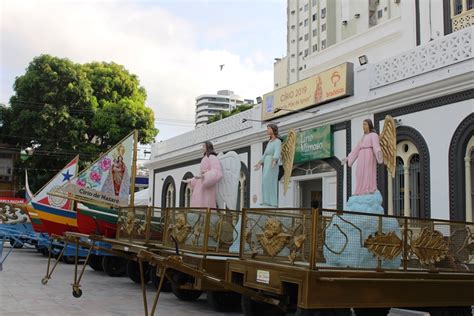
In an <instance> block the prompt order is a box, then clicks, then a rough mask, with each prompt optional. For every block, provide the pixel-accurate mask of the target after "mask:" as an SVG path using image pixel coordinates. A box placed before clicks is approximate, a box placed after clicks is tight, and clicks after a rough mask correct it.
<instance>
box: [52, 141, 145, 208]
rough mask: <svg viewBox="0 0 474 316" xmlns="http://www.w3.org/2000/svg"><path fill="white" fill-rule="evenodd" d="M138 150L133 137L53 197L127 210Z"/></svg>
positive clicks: (97, 161) (121, 143)
mask: <svg viewBox="0 0 474 316" xmlns="http://www.w3.org/2000/svg"><path fill="white" fill-rule="evenodd" d="M135 146H136V144H135V133H132V134H130V135H129V136H127V137H126V138H125V139H123V140H122V141H121V142H119V143H118V144H117V145H115V146H114V147H112V148H111V149H110V150H109V151H108V152H106V153H105V154H103V155H102V156H101V157H100V158H99V159H98V160H96V161H95V162H94V163H92V164H91V165H90V166H88V167H87V168H86V169H84V170H83V171H81V173H79V175H78V176H77V177H75V178H73V179H71V181H69V182H68V183H66V184H65V185H64V186H63V187H61V188H60V189H58V190H57V191H56V192H52V193H51V194H52V195H56V194H62V195H66V196H68V197H69V198H70V199H73V200H78V201H83V202H91V203H94V202H98V203H99V204H108V205H113V206H127V205H128V202H129V195H130V188H131V177H132V173H133V172H134V168H133V164H134V163H135V162H134V151H135Z"/></svg>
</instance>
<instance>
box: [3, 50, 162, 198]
mask: <svg viewBox="0 0 474 316" xmlns="http://www.w3.org/2000/svg"><path fill="white" fill-rule="evenodd" d="M13 88H14V91H15V93H14V95H13V96H12V97H11V98H10V106H9V107H3V108H0V114H1V117H0V123H3V126H2V127H0V131H1V134H0V137H1V139H0V141H3V142H7V143H9V144H12V145H14V146H17V147H19V148H34V149H35V151H34V154H33V155H32V156H30V157H29V158H28V159H26V160H25V161H23V162H20V163H19V165H18V166H15V167H16V170H17V171H19V172H21V174H24V169H25V168H28V169H31V171H29V173H31V174H32V176H31V179H32V180H35V179H37V180H38V181H37V182H36V183H33V181H32V183H31V184H32V187H33V188H32V189H37V188H38V187H39V186H40V185H41V184H43V183H44V182H45V181H46V180H47V179H49V178H51V177H52V176H53V175H54V174H55V173H56V172H57V171H56V170H58V169H61V168H62V167H63V166H64V165H65V164H66V163H67V161H69V160H70V159H72V158H73V157H74V156H75V155H76V154H80V160H81V161H82V162H83V163H85V162H90V161H92V160H93V159H95V158H97V156H98V155H99V153H100V152H103V151H105V150H106V149H107V148H109V147H110V146H112V145H114V144H115V143H117V142H118V141H120V139H122V138H123V137H125V136H126V135H127V134H129V133H130V132H131V131H132V130H134V129H138V131H139V141H140V142H142V143H149V142H151V141H152V140H153V139H154V137H155V136H156V134H157V133H158V130H157V129H155V127H154V114H153V111H152V110H151V109H150V108H147V107H146V106H145V101H146V92H145V89H144V88H143V87H141V86H140V84H139V81H138V78H137V77H136V76H135V75H133V74H130V73H129V72H128V71H127V70H126V69H125V68H124V67H123V66H121V65H117V64H115V63H98V62H94V63H89V64H85V65H80V64H77V63H74V62H72V61H70V60H68V59H62V58H57V57H53V56H50V55H41V56H38V57H36V58H34V59H33V61H32V62H31V63H30V64H29V65H28V67H27V69H26V72H25V74H24V75H22V76H19V77H17V78H16V80H15V83H14V85H13Z"/></svg>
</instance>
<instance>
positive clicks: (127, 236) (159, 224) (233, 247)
mask: <svg viewBox="0 0 474 316" xmlns="http://www.w3.org/2000/svg"><path fill="white" fill-rule="evenodd" d="M240 214H241V213H240V212H237V211H230V210H220V209H210V208H166V209H161V208H155V207H143V206H135V207H124V208H120V209H119V212H118V220H117V239H118V240H121V241H128V242H130V243H136V244H144V245H149V246H161V247H165V248H175V247H176V246H178V248H179V249H180V250H183V251H189V252H195V253H201V254H222V255H229V256H238V252H239V241H240V238H239V230H238V229H237V228H236V227H237V223H238V222H239V219H240ZM238 227H240V226H238Z"/></svg>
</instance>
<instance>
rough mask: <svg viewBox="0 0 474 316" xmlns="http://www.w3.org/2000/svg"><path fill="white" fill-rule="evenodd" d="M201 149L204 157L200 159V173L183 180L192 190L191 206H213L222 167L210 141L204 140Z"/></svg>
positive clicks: (214, 205)
mask: <svg viewBox="0 0 474 316" xmlns="http://www.w3.org/2000/svg"><path fill="white" fill-rule="evenodd" d="M203 150H204V157H203V158H202V160H201V165H200V174H199V175H197V176H195V177H194V178H192V179H188V180H183V182H185V183H189V185H190V187H191V190H192V195H191V205H190V206H191V207H210V208H215V207H216V188H217V183H218V182H219V180H220V179H221V178H222V167H221V164H220V162H219V159H217V154H216V153H215V152H214V146H213V145H212V143H211V142H205V143H204V144H203Z"/></svg>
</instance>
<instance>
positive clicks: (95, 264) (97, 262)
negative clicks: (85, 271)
mask: <svg viewBox="0 0 474 316" xmlns="http://www.w3.org/2000/svg"><path fill="white" fill-rule="evenodd" d="M87 263H88V264H89V267H91V268H92V269H93V270H94V271H104V268H103V267H102V256H98V255H90V256H89V261H88V262H87Z"/></svg>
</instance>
